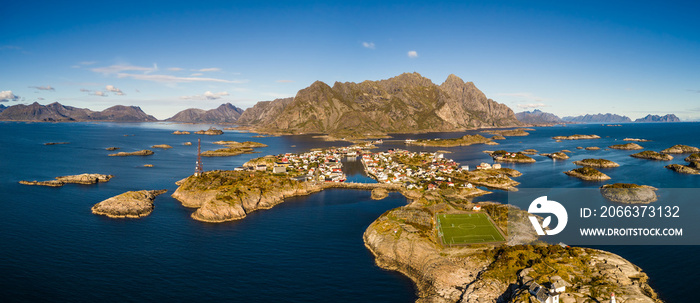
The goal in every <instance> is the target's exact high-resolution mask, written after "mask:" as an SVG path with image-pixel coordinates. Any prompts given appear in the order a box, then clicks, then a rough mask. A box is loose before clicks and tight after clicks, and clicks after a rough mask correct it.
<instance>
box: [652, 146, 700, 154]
mask: <svg viewBox="0 0 700 303" xmlns="http://www.w3.org/2000/svg"><path fill="white" fill-rule="evenodd" d="M661 152H662V153H664V154H689V153H697V152H700V149H698V148H697V147H694V146H688V145H682V144H677V145H674V146H671V147H669V148H667V149H664V150H662V151H661Z"/></svg>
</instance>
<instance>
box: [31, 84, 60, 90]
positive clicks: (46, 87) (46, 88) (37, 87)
mask: <svg viewBox="0 0 700 303" xmlns="http://www.w3.org/2000/svg"><path fill="white" fill-rule="evenodd" d="M30 87H31V88H36V89H38V90H50V91H55V90H56V89H54V88H53V87H51V85H46V86H30Z"/></svg>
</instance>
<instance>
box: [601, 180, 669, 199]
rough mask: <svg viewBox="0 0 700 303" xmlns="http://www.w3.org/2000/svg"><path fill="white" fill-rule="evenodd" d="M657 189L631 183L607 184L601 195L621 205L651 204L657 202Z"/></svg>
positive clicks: (602, 187) (602, 188) (603, 187)
mask: <svg viewBox="0 0 700 303" xmlns="http://www.w3.org/2000/svg"><path fill="white" fill-rule="evenodd" d="M656 190H657V189H656V188H655V187H651V186H648V185H637V184H630V183H614V184H606V185H603V186H601V187H600V193H601V194H602V195H603V197H605V198H606V199H608V200H610V201H614V202H619V203H644V204H646V203H651V202H654V201H656Z"/></svg>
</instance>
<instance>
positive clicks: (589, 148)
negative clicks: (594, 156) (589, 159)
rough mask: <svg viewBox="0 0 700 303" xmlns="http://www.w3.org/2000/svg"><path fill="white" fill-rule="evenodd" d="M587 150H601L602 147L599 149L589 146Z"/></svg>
mask: <svg viewBox="0 0 700 303" xmlns="http://www.w3.org/2000/svg"><path fill="white" fill-rule="evenodd" d="M586 150H600V147H598V146H589V147H586Z"/></svg>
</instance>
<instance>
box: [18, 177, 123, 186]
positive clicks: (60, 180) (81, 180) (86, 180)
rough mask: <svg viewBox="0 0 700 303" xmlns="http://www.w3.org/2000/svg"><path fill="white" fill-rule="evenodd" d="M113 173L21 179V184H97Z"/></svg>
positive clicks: (107, 179) (107, 178) (105, 180)
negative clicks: (36, 179) (30, 179)
mask: <svg viewBox="0 0 700 303" xmlns="http://www.w3.org/2000/svg"><path fill="white" fill-rule="evenodd" d="M113 177H114V176H113V175H102V174H80V175H72V176H62V177H56V180H48V181H19V183H20V184H24V185H41V186H51V187H60V186H63V185H65V184H67V183H75V184H95V183H99V182H107V181H109V180H110V179H112V178H113Z"/></svg>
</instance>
